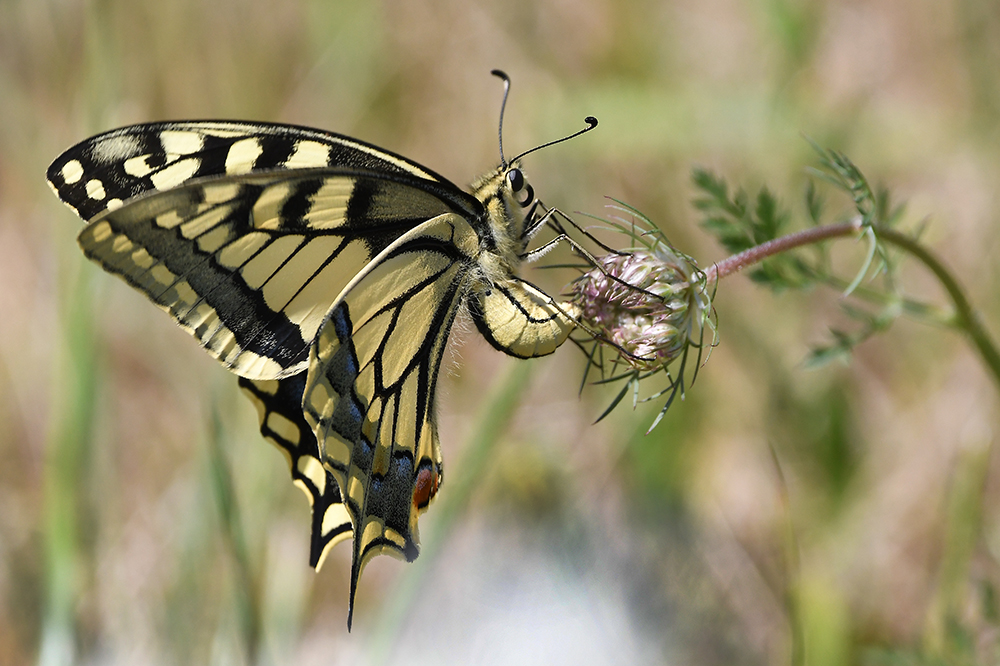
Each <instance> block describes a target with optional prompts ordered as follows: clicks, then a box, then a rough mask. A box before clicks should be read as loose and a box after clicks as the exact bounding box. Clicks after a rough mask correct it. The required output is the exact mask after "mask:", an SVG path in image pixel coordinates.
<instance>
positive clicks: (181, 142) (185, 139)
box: [160, 130, 205, 155]
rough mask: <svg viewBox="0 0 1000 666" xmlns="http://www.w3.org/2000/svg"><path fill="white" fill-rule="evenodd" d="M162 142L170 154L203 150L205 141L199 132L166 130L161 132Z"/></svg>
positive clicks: (187, 153)
mask: <svg viewBox="0 0 1000 666" xmlns="http://www.w3.org/2000/svg"><path fill="white" fill-rule="evenodd" d="M160 144H161V145H162V146H163V150H164V152H166V153H167V154H168V155H190V154H191V153H196V152H198V151H199V150H201V149H202V146H204V145H205V141H204V137H203V136H202V135H201V134H199V133H198V132H187V131H184V130H164V131H163V132H160Z"/></svg>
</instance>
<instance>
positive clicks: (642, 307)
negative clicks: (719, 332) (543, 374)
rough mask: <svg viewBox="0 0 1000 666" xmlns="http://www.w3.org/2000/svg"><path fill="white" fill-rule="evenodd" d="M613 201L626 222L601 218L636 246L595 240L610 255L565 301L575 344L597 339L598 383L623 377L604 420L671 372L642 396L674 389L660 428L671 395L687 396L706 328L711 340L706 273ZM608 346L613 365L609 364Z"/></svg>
mask: <svg viewBox="0 0 1000 666" xmlns="http://www.w3.org/2000/svg"><path fill="white" fill-rule="evenodd" d="M615 204H617V205H612V206H609V207H610V208H613V209H616V210H618V211H621V212H624V213H626V214H628V216H629V219H625V218H621V217H615V218H612V219H603V218H598V219H600V220H601V221H602V222H604V223H605V224H607V225H609V226H610V227H611V228H613V229H615V230H617V231H620V232H622V233H624V234H625V235H626V236H627V237H628V238H629V240H630V241H631V244H632V247H631V248H629V249H627V250H621V251H618V250H611V249H610V248H608V247H607V246H606V245H604V244H601V243H598V244H599V245H601V247H602V248H604V249H606V250H608V252H607V254H605V255H603V256H597V257H590V258H589V262H590V266H589V268H586V269H584V273H583V274H582V275H581V276H580V277H578V278H577V279H576V280H574V281H573V283H572V284H571V285H570V287H569V289H568V294H567V297H568V304H569V305H570V306H571V307H572V308H573V309H574V310H575V311H576V312H577V313H578V322H579V324H580V329H582V330H583V331H585V332H586V338H584V339H582V340H581V339H578V338H574V341H575V342H576V343H577V344H578V345H580V346H581V347H583V345H586V344H590V343H592V345H593V346H592V349H591V351H590V352H589V353H588V355H589V356H590V363H589V364H588V371H589V370H590V369H591V368H596V369H599V370H600V372H601V377H602V378H601V379H600V380H599V382H600V383H607V382H616V381H625V382H626V383H625V386H624V387H623V388H622V390H621V392H620V393H619V394H618V397H617V398H615V399H614V401H613V402H612V403H611V406H610V407H608V409H607V410H606V411H605V412H604V415H602V416H601V418H603V417H604V416H606V415H607V414H608V413H609V412H610V411H611V410H612V409H613V408H614V407H615V405H617V404H618V402H619V401H620V400H621V399H622V398H623V397H624V396H625V395H626V393H628V392H629V390H631V391H632V394H633V396H634V397H633V401H634V402H637V401H638V400H639V398H638V393H639V384H640V383H641V382H642V381H643V380H645V379H648V378H650V377H652V376H654V375H658V374H660V373H661V372H662V373H663V374H664V375H665V376H666V378H667V381H668V385H667V387H666V388H665V389H663V390H661V391H658V392H656V393H654V394H653V395H651V396H649V397H647V398H645V399H643V400H644V401H645V400H651V399H655V398H658V397H659V396H662V395H664V394H669V395H668V397H667V401H666V405H665V406H664V407H663V410H662V411H661V412H660V416H658V417H657V419H656V421H655V422H654V423H653V427H655V426H656V424H657V423H658V422H659V420H660V418H661V417H662V416H663V413H664V412H665V411H666V409H667V408H668V407H669V406H670V404H671V402H672V401H673V399H674V397H675V396H676V395H678V394H680V395H681V396H683V394H684V386H685V381H686V372H687V370H688V369H689V368H688V366H687V359H688V353H689V352H690V351H691V349H697V350H698V354H697V355H698V357H699V361H697V362H696V363H695V364H694V368H693V371H694V372H695V373H696V372H697V366H698V364H699V363H700V357H701V351H702V350H703V348H704V347H703V344H702V343H703V342H704V334H705V332H706V330H710V331H711V332H712V337H711V338H710V340H709V346H711V345H712V344H714V341H715V338H714V333H715V322H714V320H713V317H712V302H711V296H710V294H709V289H708V285H707V280H706V278H705V274H704V273H703V272H702V271H701V270H700V269H699V268H698V266H697V264H696V263H695V261H694V259H692V258H691V257H689V256H687V255H686V254H684V253H682V252H680V251H679V250H677V249H675V248H674V247H673V246H671V245H670V243H669V242H668V241H667V239H666V237H665V236H664V235H663V232H661V231H660V230H659V229H658V228H657V227H656V226H655V225H654V224H653V223H652V222H651V221H650V220H649V219H648V218H646V217H645V216H644V215H642V214H641V213H639V212H638V211H637V210H635V209H634V208H632V207H630V206H627V205H625V204H622V203H621V202H618V201H616V202H615ZM578 228H579V227H578ZM585 233H587V232H585ZM588 235H589V233H588ZM592 239H593V238H592ZM593 240H595V241H596V239H593ZM609 349H610V350H611V352H612V360H611V363H610V365H611V367H610V368H608V367H606V366H605V363H604V359H605V358H606V355H605V352H607V351H608V350H609ZM675 360H680V368H679V369H678V370H677V371H676V372H672V371H671V369H670V366H671V365H672V364H673V362H674V361H675ZM623 368H624V371H623V370H622V369H623ZM609 370H610V377H609V376H608V371H609ZM585 379H586V376H585ZM692 381H693V375H692ZM598 420H600V419H598ZM650 429H651V430H652V427H651V428H650Z"/></svg>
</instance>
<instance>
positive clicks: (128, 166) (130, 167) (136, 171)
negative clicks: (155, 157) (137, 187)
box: [122, 155, 153, 178]
mask: <svg viewBox="0 0 1000 666" xmlns="http://www.w3.org/2000/svg"><path fill="white" fill-rule="evenodd" d="M148 157H149V155H139V156H137V157H131V158H129V159H127V160H125V163H124V164H123V165H122V168H123V169H125V173H127V174H128V175H130V176H135V177H136V178H142V177H143V176H145V175H147V174H148V173H149V172H150V171H152V170H153V168H152V167H151V166H149V164H147V163H146V159H147V158H148Z"/></svg>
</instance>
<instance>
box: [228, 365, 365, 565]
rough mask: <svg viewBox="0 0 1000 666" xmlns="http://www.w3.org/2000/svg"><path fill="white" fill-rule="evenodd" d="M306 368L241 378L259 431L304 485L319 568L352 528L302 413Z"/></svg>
mask: <svg viewBox="0 0 1000 666" xmlns="http://www.w3.org/2000/svg"><path fill="white" fill-rule="evenodd" d="M305 381H306V374H305V373H304V372H303V373H299V374H297V375H293V376H291V377H288V378H287V379H277V380H268V381H264V380H252V379H245V378H243V377H240V378H239V384H240V387H241V388H242V389H243V391H244V393H245V394H246V395H247V397H248V398H250V401H251V402H252V403H253V404H254V407H256V409H257V415H258V417H259V420H260V432H261V435H263V436H264V439H266V440H268V441H269V442H271V443H272V444H274V445H275V446H276V447H277V448H278V449H279V450H280V451H281V452H282V453H284V454H285V458H286V459H287V461H288V465H289V468H290V469H291V472H292V482H293V483H294V484H295V485H296V486H298V487H299V488H301V489H302V491H303V492H304V493H305V494H306V498H307V499H308V500H309V505H310V507H312V536H311V538H310V545H309V564H310V566H312V567H313V568H315V569H316V570H317V571H318V570H319V569H320V567H322V566H323V561H324V560H325V559H326V555H327V553H329V552H330V549H331V548H333V547H334V546H335V545H337V544H338V543H340V542H341V541H343V540H344V539H347V538H348V537H350V536H351V534H352V533H353V532H352V530H353V528H352V524H351V517H350V515H349V514H348V513H347V510H346V509H345V507H344V503H343V500H342V498H341V495H340V487H339V486H338V485H337V482H336V481H335V480H334V478H333V475H332V474H331V473H330V471H329V470H327V469H326V468H325V467H323V463H322V462H321V456H320V452H319V447H318V446H317V445H316V436H315V435H314V434H313V431H312V428H311V427H310V426H309V424H308V423H306V421H305V418H304V417H303V415H302V392H303V390H304V389H305Z"/></svg>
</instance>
